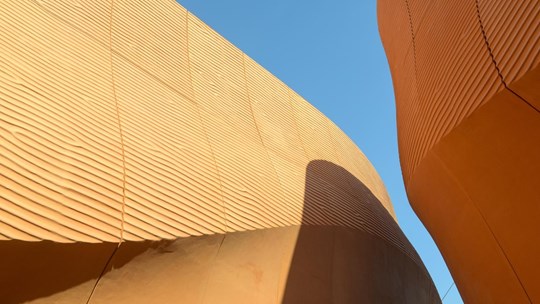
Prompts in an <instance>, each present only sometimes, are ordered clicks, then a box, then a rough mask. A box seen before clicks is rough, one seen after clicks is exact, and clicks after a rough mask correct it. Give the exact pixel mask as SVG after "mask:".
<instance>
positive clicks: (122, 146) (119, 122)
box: [109, 0, 126, 247]
mask: <svg viewBox="0 0 540 304" xmlns="http://www.w3.org/2000/svg"><path fill="white" fill-rule="evenodd" d="M113 10H114V0H111V16H110V19H109V54H110V57H109V58H110V64H111V78H112V93H113V98H114V105H115V108H116V118H117V120H118V130H119V132H120V147H121V155H122V218H121V226H120V241H119V242H118V247H120V244H121V243H122V242H123V241H124V217H125V208H126V153H125V145H124V130H123V128H122V120H121V115H120V105H119V103H118V98H117V96H116V79H115V75H114V58H113V45H112V33H113V29H112V27H113Z"/></svg>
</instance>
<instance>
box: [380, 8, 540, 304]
mask: <svg viewBox="0 0 540 304" xmlns="http://www.w3.org/2000/svg"><path fill="white" fill-rule="evenodd" d="M378 16H379V30H380V34H381V37H382V40H383V44H384V47H385V50H386V53H387V57H388V62H389V64H390V68H391V71H392V79H393V83H394V91H395V96H396V107H397V121H398V137H399V150H400V159H401V167H402V170H403V178H404V181H405V185H406V188H407V193H408V195H409V199H410V202H411V205H412V206H413V208H414V210H415V211H416V213H417V214H418V216H419V217H420V218H421V220H422V221H423V222H424V224H425V225H426V227H427V229H428V230H429V231H430V233H431V234H432V236H433V238H434V239H435V241H436V243H437V245H438V246H439V248H440V249H441V251H442V254H443V256H444V258H445V260H446V262H447V263H448V265H449V267H450V270H451V272H452V274H453V276H454V279H455V281H456V283H457V286H458V288H459V290H460V292H461V294H462V296H463V298H464V300H465V302H470V303H492V302H493V303H495V302H497V303H499V302H500V303H529V302H538V301H540V279H539V278H540V276H539V274H540V263H539V262H538V259H537V257H538V256H539V255H540V246H539V244H540V243H539V241H540V236H539V234H538V231H540V205H539V204H538V202H540V192H538V185H540V174H539V173H538V172H540V170H539V169H540V157H538V155H540V119H539V118H540V117H539V116H538V115H539V113H540V110H539V109H540V94H539V93H538V92H539V91H538V83H539V81H540V67H539V64H540V39H539V37H540V27H539V25H540V3H539V2H538V1H517V2H512V1H503V0H501V1H484V0H477V1H472V0H468V1H461V2H459V1H427V0H404V1H399V2H395V1H388V0H379V1H378Z"/></svg>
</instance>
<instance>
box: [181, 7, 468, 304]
mask: <svg viewBox="0 0 540 304" xmlns="http://www.w3.org/2000/svg"><path fill="white" fill-rule="evenodd" d="M178 2H179V3H180V4H182V5H183V6H184V7H186V8H187V9H188V10H189V11H190V12H192V13H193V14H194V15H196V16H197V17H199V18H200V19H201V20H203V21H204V22H206V23H207V24H208V25H210V26H211V27H212V28H214V29H215V30H216V31H217V32H219V33H220V34H221V35H223V36H224V37H225V38H227V39H228V40H229V41H231V42H232V43H233V44H235V45H236V46H237V47H239V48H240V49H241V50H242V51H244V52H245V53H246V54H248V55H249V56H250V57H252V58H253V59H255V60H256V61H257V62H258V63H260V64H261V65H262V66H264V67H265V68H266V69H268V70H269V71H270V72H272V73H273V74H274V75H276V76H277V77H278V78H279V79H281V80H282V81H283V82H285V83H286V84H287V85H288V86H289V87H291V88H292V89H293V90H295V91H296V92H298V93H299V94H300V95H302V96H303V97H304V98H306V99H307V100H308V101H309V102H310V103H311V104H313V105H314V106H315V107H317V108H318V109H319V110H320V111H321V112H323V113H324V114H325V115H326V116H328V117H329V118H330V119H332V121H334V122H335V123H336V124H337V125H338V126H339V127H340V128H341V129H342V130H343V131H345V133H347V135H348V136H349V137H350V138H351V139H353V140H354V141H355V142H356V144H357V145H358V146H359V147H360V149H361V150H362V151H363V152H364V153H365V154H366V155H367V157H368V158H369V159H370V161H371V162H372V163H373V165H374V166H375V168H376V169H377V171H378V172H379V174H380V175H381V177H382V178H383V180H384V182H385V184H386V187H387V189H388V192H389V193H390V197H391V198H392V202H393V204H394V207H395V210H396V213H397V216H398V220H399V223H400V226H401V228H402V229H403V231H404V232H405V234H406V235H407V237H408V238H409V240H410V241H411V242H412V243H413V245H414V247H415V248H416V250H417V251H418V253H419V254H420V256H421V257H422V259H423V261H424V263H425V264H426V267H427V268H428V270H429V272H430V274H431V276H432V277H433V280H434V282H435V285H436V286H437V289H438V290H439V294H440V295H441V297H442V296H443V295H444V293H445V292H446V290H447V289H448V288H449V287H450V285H451V284H452V278H451V276H450V273H449V272H448V269H447V268H446V265H445V263H444V260H443V259H442V257H441V255H440V253H439V251H438V249H437V247H436V246H435V243H434V242H433V240H432V239H431V237H430V235H429V234H428V233H427V231H426V230H425V229H424V227H423V225H422V224H421V222H420V221H419V220H418V218H417V217H416V215H415V214H414V212H413V211H412V209H411V207H410V205H409V202H408V200H407V195H406V193H405V189H404V187H403V180H402V177H401V169H400V166H399V158H398V151H397V137H396V122H395V105H394V92H393V88H392V80H391V78H390V71H389V68H388V64H387V61H386V57H385V54H384V50H383V47H382V44H381V41H380V38H379V33H378V30H377V17H376V1H375V0H369V1H364V0H340V1H332V2H331V1H322V0H296V1H291V0H272V1H261V0H256V1H254V0H227V1H224V0H178ZM443 303H444V304H450V303H452V304H454V303H463V302H462V300H461V298H460V296H459V293H458V291H457V289H456V288H455V287H453V288H452V289H451V290H450V292H449V294H448V296H447V297H446V299H445V300H444V302H443Z"/></svg>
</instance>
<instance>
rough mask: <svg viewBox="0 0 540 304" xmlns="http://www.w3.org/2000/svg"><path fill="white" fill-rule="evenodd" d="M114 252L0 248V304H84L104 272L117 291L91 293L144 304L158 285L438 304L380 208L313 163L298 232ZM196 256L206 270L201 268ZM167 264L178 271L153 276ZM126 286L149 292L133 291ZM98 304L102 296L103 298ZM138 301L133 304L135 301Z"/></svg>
mask: <svg viewBox="0 0 540 304" xmlns="http://www.w3.org/2000/svg"><path fill="white" fill-rule="evenodd" d="M291 228H294V227H291ZM296 229H299V230H296ZM295 231H298V235H297V238H296V237H295V236H296V232H295ZM270 236H271V237H270ZM276 240H282V241H279V242H278V241H276ZM283 240H285V241H283ZM295 241H296V243H294V242H295ZM268 242H270V243H268ZM272 242H275V243H272ZM280 242H281V243H280ZM265 243H266V244H265ZM116 246H117V244H114V243H100V244H87V243H73V244H60V243H54V242H50V241H43V242H23V241H17V240H12V241H1V242H0V257H1V259H0V299H2V301H1V302H2V303H6V304H7V303H21V302H25V301H31V300H34V299H38V298H44V297H48V296H51V295H54V294H58V293H62V294H61V299H62V300H63V301H64V302H65V303H85V302H86V300H87V299H88V298H89V296H90V294H91V293H92V289H93V287H94V285H95V282H96V279H97V278H98V277H99V276H100V275H101V274H102V272H104V273H108V272H109V271H111V269H115V270H119V271H120V273H121V274H118V275H117V276H116V278H118V279H119V281H115V283H114V284H113V285H111V284H109V285H110V286H109V285H107V284H105V285H101V283H100V287H99V288H98V289H100V288H104V287H107V286H109V288H111V289H107V290H109V291H111V290H114V291H117V292H118V291H119V290H123V291H125V292H126V293H128V294H129V293H131V294H135V293H144V294H145V295H146V296H149V297H152V292H158V291H159V290H158V289H159V288H162V287H160V286H159V282H161V280H165V281H169V280H170V282H171V284H172V282H176V283H174V284H173V285H175V286H185V285H182V284H180V283H179V282H190V283H191V284H193V286H192V288H190V290H189V292H187V293H192V294H195V295H197V294H198V296H200V299H209V297H208V295H207V294H206V293H214V297H210V298H217V299H221V300H223V302H230V303H236V302H238V301H240V302H241V301H242V300H243V301H246V299H248V298H249V297H246V294H244V295H242V294H241V293H232V294H231V293H229V294H227V295H225V294H222V292H223V291H227V290H244V291H245V289H246V288H247V289H252V287H248V286H259V287H260V286H262V285H260V284H267V285H265V286H267V287H268V288H267V289H265V288H261V290H263V289H264V290H268V292H269V293H264V292H261V291H259V290H256V287H253V290H251V291H246V292H251V293H250V295H252V296H253V295H254V294H255V298H259V299H260V298H263V299H270V298H272V297H275V296H276V291H275V290H276V288H278V289H279V290H278V294H283V298H282V300H283V303H314V304H315V303H439V302H440V301H439V300H438V295H437V293H436V291H435V289H434V287H433V284H432V282H431V279H430V278H429V275H428V274H427V272H426V270H425V268H424V267H423V265H422V264H421V262H418V261H415V260H414V257H412V258H411V256H409V255H407V254H405V253H404V252H406V251H407V250H409V251H411V252H412V253H410V254H412V255H415V254H416V253H414V250H413V249H412V247H410V244H409V243H408V241H407V240H406V239H405V238H404V236H403V234H402V232H401V230H400V229H399V227H398V226H397V224H396V222H395V221H394V219H393V218H392V217H391V216H390V214H389V213H388V212H387V210H386V209H385V208H384V207H383V205H382V204H381V202H380V201H379V200H377V198H376V197H375V196H374V195H373V194H372V193H371V191H370V190H369V189H368V188H367V187H366V186H365V185H364V184H363V183H362V182H360V181H359V180H358V179H356V177H354V176H353V175H352V174H351V173H349V172H348V171H347V170H345V169H344V168H342V167H340V166H338V165H335V164H333V163H331V162H328V161H323V160H316V161H312V162H310V163H309V165H308V167H307V168H306V176H305V196H304V209H303V216H302V226H301V227H300V228H294V229H290V228H275V229H263V230H256V231H248V232H235V233H230V234H228V235H227V237H223V236H222V235H221V236H220V235H214V236H203V237H193V238H187V239H179V240H176V241H161V242H150V241H147V242H126V243H122V246H120V250H118V251H115V248H116ZM190 246H191V247H190ZM407 246H409V247H407ZM398 247H399V248H398ZM188 248H196V250H195V249H193V250H192V249H188ZM201 248H213V249H212V250H215V252H216V253H212V254H206V255H205V254H203V253H202V252H201V251H200V250H201ZM257 248H259V249H260V248H264V249H263V250H259V249H257ZM291 250H292V251H291ZM268 251H271V252H268ZM163 252H166V253H167V254H162V253H163ZM188 252H193V254H192V255H189V254H188ZM247 252H249V254H248V253H247ZM142 253H145V255H144V257H143V255H142ZM113 254H114V257H113V258H112V261H110V263H109V265H108V266H107V269H105V271H104V267H105V266H104V265H106V264H107V263H108V262H109V258H110V257H111V255H113ZM291 254H292V260H291V264H290V268H289V272H288V275H287V272H285V273H284V275H285V277H286V283H285V286H284V290H283V285H280V283H279V279H278V278H279V275H278V274H279V272H280V265H281V263H282V261H281V259H280V258H279V257H280V256H285V255H288V256H289V257H290V256H291ZM139 256H140V257H143V258H142V259H140V261H139V262H138V263H139V264H138V265H137V262H136V261H135V260H134V258H135V257H139ZM202 256H207V257H208V260H204V262H202V260H203V258H202ZM158 260H160V261H158ZM141 261H142V262H141ZM197 262H198V263H204V264H203V265H202V268H196V269H202V270H196V271H191V272H189V271H187V267H188V266H187V265H192V264H193V263H197ZM248 262H249V263H251V264H252V265H253V267H254V269H259V270H260V273H261V276H262V278H263V279H262V282H263V283H260V282H255V283H254V282H252V280H253V279H251V278H252V276H250V275H246V273H245V272H242V271H246V270H245V269H242V265H245V264H246V263H248ZM170 263H172V264H175V265H180V266H178V267H161V266H160V265H171V264H170ZM153 264H155V265H153ZM182 265H183V266H182ZM199 266H201V265H199ZM179 267H180V268H181V269H179ZM182 267H184V268H182ZM182 269H183V270H182ZM286 270H287V269H285V271H286ZM206 271H207V272H206ZM149 272H151V273H149ZM117 273H118V272H117ZM248 274H249V271H248ZM182 275H183V276H184V277H182ZM193 275H195V276H193ZM175 276H176V278H175ZM186 276H193V277H186ZM122 278H123V279H122ZM270 278H273V279H270ZM259 279H260V278H259ZM283 279H285V278H283ZM174 280H176V281H174ZM133 282H137V283H138V284H137V285H136V286H146V288H150V289H152V290H139V289H140V287H134V285H132V283H133ZM214 283H215V284H214ZM115 284H118V285H115ZM152 284H157V285H152ZM257 284H259V285H257ZM239 285H241V286H239ZM276 286H277V287H276ZM279 286H281V287H279ZM75 287H76V288H75ZM203 287H204V288H203ZM197 290H200V292H199V291H197ZM161 292H163V290H161ZM175 292H176V294H175ZM178 292H180V293H178ZM187 293H186V292H182V290H175V291H174V292H171V293H170V294H169V296H170V297H171V298H175V297H177V296H178V295H179V294H180V295H185V294H187ZM102 294H105V295H106V294H107V291H104V292H103V293H102ZM57 296H58V295H57ZM118 297H120V298H122V297H123V296H122V295H121V294H119V295H118ZM138 299H139V300H142V299H143V297H142V295H141V297H139V298H138ZM210 302H212V301H210Z"/></svg>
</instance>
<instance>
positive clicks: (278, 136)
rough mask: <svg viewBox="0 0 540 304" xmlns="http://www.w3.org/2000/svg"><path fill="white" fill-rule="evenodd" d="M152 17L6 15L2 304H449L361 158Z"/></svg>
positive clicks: (89, 9)
mask: <svg viewBox="0 0 540 304" xmlns="http://www.w3.org/2000/svg"><path fill="white" fill-rule="evenodd" d="M143 2H144V1H139V2H133V1H113V2H112V3H110V2H106V1H94V2H86V1H81V2H77V3H75V2H69V3H67V2H66V3H64V2H60V1H2V2H1V4H0V27H1V28H2V30H1V31H0V42H1V45H2V48H0V100H1V103H0V106H1V108H2V110H1V111H0V132H1V133H0V134H1V137H0V149H1V151H2V153H0V167H1V174H0V179H1V183H0V250H1V252H2V259H1V261H0V274H1V275H0V298H2V301H3V302H4V303H19V302H25V301H35V302H40V303H41V302H54V303H88V302H89V303H122V302H126V303H149V302H161V303H166V302H179V303H228V302H230V303H275V302H280V301H283V302H286V303H297V302H298V301H300V299H311V302H310V303H317V302H320V303H330V302H332V303H349V302H358V301H372V302H373V301H374V302H379V303H384V302H387V303H395V302H396V301H399V302H400V303H401V302H403V301H404V302H410V303H419V302H435V303H436V302H438V295H437V293H436V291H435V289H434V287H433V284H432V282H431V279H430V277H429V275H428V274H427V272H426V270H425V268H424V266H423V264H422V262H421V261H420V259H419V258H418V255H417V254H416V252H415V251H414V249H413V248H412V246H411V245H410V244H409V242H408V240H407V239H406V238H405V236H404V235H403V233H402V232H401V230H400V229H399V227H398V225H397V223H396V221H395V215H394V212H393V209H392V205H391V202H390V200H389V198H388V195H387V193H386V190H385V188H384V185H383V183H382V181H381V180H380V178H379V176H378V175H377V173H376V171H375V170H374V168H373V167H372V165H371V164H370V163H369V161H368V160H367V159H366V157H365V156H364V155H363V154H362V152H361V151H360V150H359V149H358V148H357V147H356V146H355V145H354V143H353V142H352V141H351V140H350V139H349V138H348V137H347V136H346V135H345V134H343V132H342V131H341V130H339V128H337V127H336V126H335V125H334V124H333V123H332V122H331V121H329V120H328V119H327V118H326V117H324V115H322V114H321V113H320V112H318V111H317V110H316V109H315V108H314V107H312V106H311V105H310V104H309V103H307V102H306V101H305V100H303V99H302V98H301V97H300V96H299V95H297V94H296V93H295V92H293V91H292V90H291V89H289V88H288V87H287V86H285V85H284V84H283V83H281V82H280V81H279V80H278V79H276V78H275V77H274V76H272V75H271V74H270V73H269V72H267V71H266V70H265V69H263V68H262V67H261V66H259V65H258V64H257V63H255V62H254V61H253V60H251V59H250V58H249V57H247V56H246V55H244V54H243V53H242V52H241V51H239V50H238V49H237V48H235V47H234V46H232V45H231V44H230V43H228V42H227V41H226V40H224V39H223V38H222V37H221V36H219V35H218V34H216V33H215V32H214V31H212V30H211V29H210V28H209V27H208V26H206V25H205V24H204V23H202V22H201V21H200V20H198V19H197V18H195V17H194V16H193V15H191V14H189V13H188V12H187V11H186V10H185V9H184V8H182V7H181V6H179V5H177V4H176V3H175V2H173V1H166V0H161V1H155V2H152V3H151V4H150V3H143Z"/></svg>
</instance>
